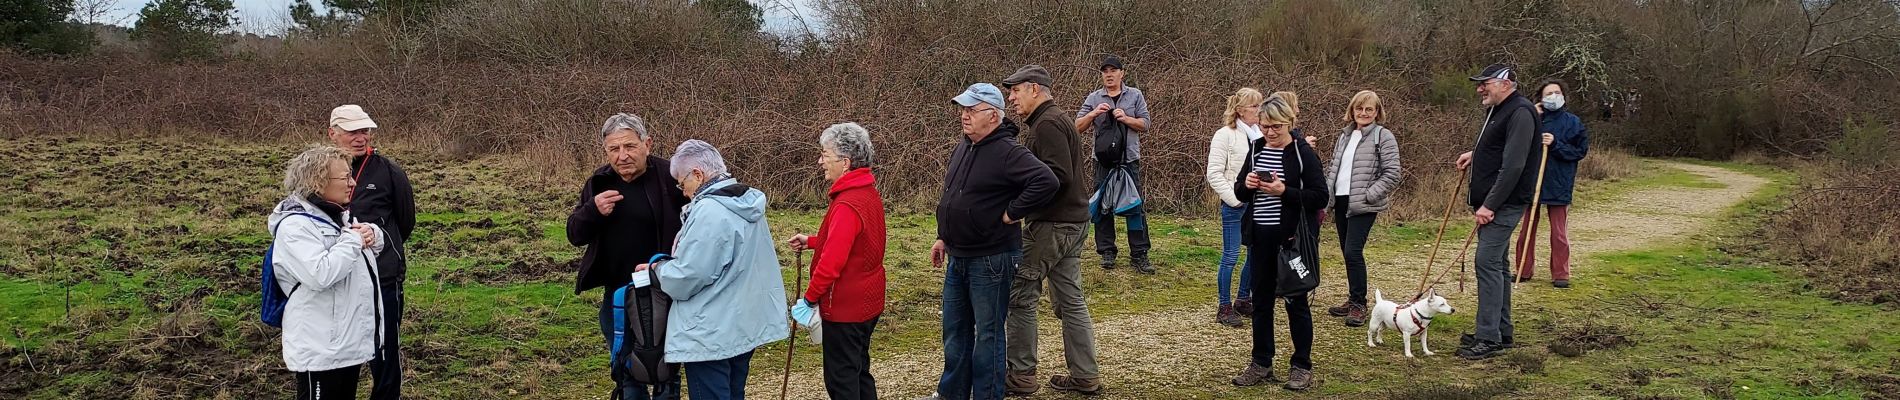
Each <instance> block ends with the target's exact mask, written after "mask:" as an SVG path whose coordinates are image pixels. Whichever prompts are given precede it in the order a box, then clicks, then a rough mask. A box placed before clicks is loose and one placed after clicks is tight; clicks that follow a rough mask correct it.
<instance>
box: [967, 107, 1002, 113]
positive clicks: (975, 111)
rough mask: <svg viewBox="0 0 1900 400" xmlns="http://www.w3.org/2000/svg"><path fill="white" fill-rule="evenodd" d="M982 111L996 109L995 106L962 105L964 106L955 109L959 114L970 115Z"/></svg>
mask: <svg viewBox="0 0 1900 400" xmlns="http://www.w3.org/2000/svg"><path fill="white" fill-rule="evenodd" d="M984 111H996V107H985V108H973V107H964V108H959V109H957V113H958V114H961V115H972V114H976V113H980V112H984Z"/></svg>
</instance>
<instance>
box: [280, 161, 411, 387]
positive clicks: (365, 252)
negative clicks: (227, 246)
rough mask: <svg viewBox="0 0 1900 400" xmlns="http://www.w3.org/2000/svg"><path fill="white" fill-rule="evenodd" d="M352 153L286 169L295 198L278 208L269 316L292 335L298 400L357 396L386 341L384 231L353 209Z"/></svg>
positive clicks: (287, 344) (287, 355)
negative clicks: (367, 366)
mask: <svg viewBox="0 0 1900 400" xmlns="http://www.w3.org/2000/svg"><path fill="white" fill-rule="evenodd" d="M349 157H350V156H349V155H348V154H346V153H344V152H343V150H341V149H338V148H335V147H330V146H319V147H314V148H311V149H309V150H305V151H304V152H303V153H302V154H298V155H297V156H296V157H294V158H291V159H290V163H289V165H288V166H287V167H286V168H285V169H284V191H286V192H288V194H289V196H288V197H286V198H284V200H283V201H281V202H278V203H277V207H276V208H274V209H272V210H271V214H270V220H269V228H270V232H271V237H272V239H271V250H270V255H269V256H268V258H267V260H269V261H267V262H266V263H265V265H264V272H265V276H264V279H265V280H264V283H265V285H264V286H265V291H264V300H263V308H264V312H263V313H262V314H263V319H264V322H265V323H269V324H274V325H279V324H280V325H281V326H282V327H283V328H284V330H283V333H284V338H283V341H284V365H285V367H287V368H289V369H290V370H291V372H294V373H296V375H297V398H299V399H315V398H317V397H318V396H319V395H320V394H322V395H328V396H330V397H338V398H354V397H356V383H357V372H358V371H359V370H360V369H361V368H362V366H363V364H364V363H367V362H369V360H370V359H371V358H373V357H375V354H376V349H377V347H378V346H380V345H381V344H382V338H383V335H382V334H381V332H379V331H378V330H379V329H381V327H382V326H383V325H382V318H383V315H382V309H383V308H382V304H381V299H382V295H381V293H379V292H378V290H380V289H379V285H377V280H376V277H377V275H376V253H377V252H378V251H381V250H382V249H383V245H384V244H385V242H384V240H383V231H382V228H378V227H377V226H376V225H373V224H363V223H356V221H355V220H354V219H352V218H350V212H349V211H348V209H347V208H345V207H347V206H348V205H349V203H350V198H351V194H352V192H353V191H354V190H355V188H356V179H354V178H351V177H350V165H349Z"/></svg>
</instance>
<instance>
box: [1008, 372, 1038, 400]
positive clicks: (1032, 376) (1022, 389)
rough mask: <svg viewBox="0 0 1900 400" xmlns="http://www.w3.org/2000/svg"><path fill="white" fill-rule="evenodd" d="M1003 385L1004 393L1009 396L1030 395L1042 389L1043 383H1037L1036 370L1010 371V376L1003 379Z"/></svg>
mask: <svg viewBox="0 0 1900 400" xmlns="http://www.w3.org/2000/svg"><path fill="white" fill-rule="evenodd" d="M1003 386H1004V389H1003V390H1004V393H1003V394H1005V395H1009V396H1028V395H1032V394H1036V391H1037V390H1040V389H1042V386H1041V385H1037V384H1036V373H1035V372H1029V373H1017V372H1010V373H1009V377H1008V378H1007V379H1004V380H1003Z"/></svg>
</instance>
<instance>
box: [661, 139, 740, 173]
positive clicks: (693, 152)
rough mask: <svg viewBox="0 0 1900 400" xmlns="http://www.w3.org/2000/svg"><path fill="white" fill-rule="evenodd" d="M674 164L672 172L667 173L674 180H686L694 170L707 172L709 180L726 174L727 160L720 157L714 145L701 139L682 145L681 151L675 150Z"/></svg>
mask: <svg viewBox="0 0 1900 400" xmlns="http://www.w3.org/2000/svg"><path fill="white" fill-rule="evenodd" d="M672 163H673V166H672V171H667V172H668V173H671V174H672V175H673V179H686V175H687V174H690V173H692V172H693V169H699V170H700V171H702V172H705V173H706V178H707V179H712V178H713V177H717V176H723V175H725V174H726V158H725V157H721V156H720V155H719V149H718V148H714V147H713V145H712V143H706V142H705V141H702V140H699V139H693V140H688V141H686V142H684V143H680V147H679V149H676V150H673V161H672Z"/></svg>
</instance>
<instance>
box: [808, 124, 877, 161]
mask: <svg viewBox="0 0 1900 400" xmlns="http://www.w3.org/2000/svg"><path fill="white" fill-rule="evenodd" d="M818 145H820V146H824V147H825V148H826V149H829V150H831V151H833V152H837V153H838V155H840V156H844V158H845V159H848V160H851V168H867V167H870V166H871V157H872V156H873V155H874V153H873V151H872V150H871V131H868V130H865V129H864V127H863V126H859V125H858V124H857V123H855V122H846V123H842V124H837V125H832V126H831V127H829V128H825V131H824V133H820V134H818Z"/></svg>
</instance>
